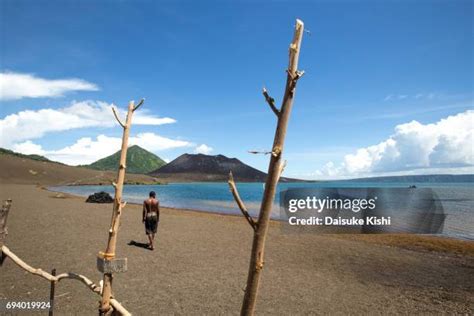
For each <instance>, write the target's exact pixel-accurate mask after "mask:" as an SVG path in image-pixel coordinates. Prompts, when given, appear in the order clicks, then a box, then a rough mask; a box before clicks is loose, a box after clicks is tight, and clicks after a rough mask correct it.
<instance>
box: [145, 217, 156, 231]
mask: <svg viewBox="0 0 474 316" xmlns="http://www.w3.org/2000/svg"><path fill="white" fill-rule="evenodd" d="M157 230H158V217H157V216H147V217H146V218H145V232H146V234H147V235H150V234H156V231H157Z"/></svg>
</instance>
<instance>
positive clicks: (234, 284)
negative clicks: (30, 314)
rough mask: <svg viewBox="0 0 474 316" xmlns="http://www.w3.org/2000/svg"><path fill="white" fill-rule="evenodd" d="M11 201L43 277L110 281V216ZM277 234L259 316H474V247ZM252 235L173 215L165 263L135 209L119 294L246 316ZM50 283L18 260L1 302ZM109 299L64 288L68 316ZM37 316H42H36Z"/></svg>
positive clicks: (239, 224) (31, 195)
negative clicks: (102, 266)
mask: <svg viewBox="0 0 474 316" xmlns="http://www.w3.org/2000/svg"><path fill="white" fill-rule="evenodd" d="M0 198H1V199H6V198H12V199H13V206H12V209H11V211H10V216H9V219H8V228H9V235H8V237H7V240H6V245H7V246H8V247H9V248H10V250H11V251H13V252H14V253H16V254H17V255H18V256H19V257H20V258H22V259H23V260H25V261H26V262H27V263H29V264H30V265H32V266H34V267H40V268H42V269H44V270H46V271H48V270H51V269H52V268H56V269H57V271H58V273H61V272H67V271H69V272H75V273H80V274H84V275H86V276H88V277H89V278H90V279H92V280H93V281H94V282H98V281H99V280H100V279H101V275H100V273H99V272H98V271H97V269H96V267H95V265H96V256H97V253H98V252H99V251H101V250H104V247H105V244H106V239H107V230H108V228H109V224H110V217H111V209H112V206H111V204H102V205H98V204H88V203H85V202H84V199H83V198H77V197H71V196H67V195H62V194H60V195H58V194H56V193H53V192H49V191H46V190H43V189H41V188H40V187H38V186H35V185H31V184H0ZM279 225H280V223H277V222H272V225H271V227H270V231H269V236H268V242H267V250H266V260H265V269H264V273H263V280H262V284H261V288H260V289H261V290H260V296H259V299H258V304H257V314H267V315H290V314H291V315H302V314H304V315H307V314H328V313H331V314H368V313H369V314H386V313H393V314H395V313H396V314H400V313H402V314H403V313H405V314H408V313H409V314H413V313H450V314H451V313H463V314H472V313H473V312H474V243H473V242H467V241H457V240H451V239H444V238H430V237H417V236H380V235H370V236H367V235H364V236H352V235H338V236H331V235H315V234H284V233H282V231H281V230H280V227H279ZM251 239H252V232H251V229H250V228H249V226H248V224H247V223H246V221H245V220H244V219H243V218H240V217H236V216H226V215H217V214H209V213H199V212H189V211H183V210H175V209H163V210H162V215H161V222H160V225H159V232H158V240H157V246H156V249H155V251H150V250H147V249H144V248H142V247H139V246H136V245H135V246H134V245H128V243H129V242H130V241H135V242H137V243H144V242H145V241H146V236H145V234H144V228H143V226H142V223H141V208H140V206H138V205H127V207H126V209H125V211H124V214H123V216H122V225H121V228H120V232H119V238H118V244H117V257H122V258H123V257H126V258H128V271H127V272H125V273H122V274H116V275H115V278H114V284H113V287H114V294H115V297H116V299H117V300H118V301H120V302H121V303H122V304H123V305H124V306H125V307H126V308H127V309H128V310H129V311H130V312H132V313H133V314H134V315H150V314H164V315H170V314H178V315H197V314H199V315H202V314H210V315H216V314H217V315H224V314H225V315H228V314H234V315H236V314H238V313H239V311H240V305H241V301H242V298H243V288H244V286H245V282H246V276H247V269H248V259H249V252H250V247H251ZM48 297H49V282H47V281H46V280H44V279H42V278H40V277H38V276H33V275H31V274H28V273H26V272H25V271H23V270H22V269H20V268H19V267H18V266H16V265H15V264H14V263H13V262H12V261H11V260H9V259H8V258H7V259H6V261H5V262H4V264H3V266H2V267H0V298H8V299H11V300H16V301H25V300H40V301H43V300H47V299H48ZM98 298H99V297H98V296H97V295H96V294H93V293H92V292H91V291H90V290H89V289H87V288H86V287H85V286H84V285H83V284H81V283H80V282H77V281H72V280H65V281H61V282H60V283H59V284H58V286H57V288H56V310H57V315H64V314H81V315H97V302H98ZM36 314H37V313H35V315H36ZM38 315H39V314H38Z"/></svg>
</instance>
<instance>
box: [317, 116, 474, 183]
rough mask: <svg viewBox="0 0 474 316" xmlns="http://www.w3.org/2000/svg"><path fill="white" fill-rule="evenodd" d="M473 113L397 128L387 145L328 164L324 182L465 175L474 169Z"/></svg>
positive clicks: (365, 149) (359, 150) (325, 168)
mask: <svg viewBox="0 0 474 316" xmlns="http://www.w3.org/2000/svg"><path fill="white" fill-rule="evenodd" d="M473 146H474V111H473V110H468V111H466V112H463V113H459V114H457V115H453V116H449V117H447V118H444V119H442V120H440V121H438V122H436V123H433V124H421V123H419V122H417V121H412V122H409V123H405V124H401V125H397V126H396V127H395V133H394V134H393V135H391V136H390V137H389V138H388V139H386V140H385V141H383V142H381V143H379V144H377V145H373V146H369V147H365V148H360V149H358V150H357V151H356V152H355V153H353V154H349V155H346V156H345V157H344V160H343V162H342V163H341V164H339V165H336V164H334V163H333V162H329V163H327V164H326V165H325V166H324V167H323V169H322V170H319V171H317V172H316V174H315V175H316V176H318V177H321V178H339V177H364V176H372V175H382V174H384V175H385V174H390V173H393V174H395V173H396V174H399V173H400V172H404V173H413V172H415V171H418V172H419V173H433V172H442V171H443V170H445V171H449V172H455V171H456V170H457V169H458V170H461V171H462V172H466V170H471V172H472V170H473V168H472V167H473V166H474V147H473Z"/></svg>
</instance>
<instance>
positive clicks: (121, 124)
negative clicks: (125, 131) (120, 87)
mask: <svg viewBox="0 0 474 316" xmlns="http://www.w3.org/2000/svg"><path fill="white" fill-rule="evenodd" d="M112 112H114V116H115V119H116V120H117V122H118V123H119V124H120V126H122V127H123V128H125V124H123V123H122V121H121V120H120V118H119V117H118V114H117V110H115V108H114V107H112Z"/></svg>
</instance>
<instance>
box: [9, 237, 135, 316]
mask: <svg viewBox="0 0 474 316" xmlns="http://www.w3.org/2000/svg"><path fill="white" fill-rule="evenodd" d="M1 249H2V253H3V254H4V255H5V256H7V257H9V258H10V259H11V260H12V261H13V262H14V263H15V264H16V265H18V266H19V267H20V268H22V269H23V270H25V271H27V272H29V273H31V274H34V275H37V276H40V277H42V278H44V279H46V280H48V281H50V282H59V281H61V280H63V279H73V280H78V281H81V282H82V283H84V284H85V285H86V286H87V287H88V288H89V289H90V290H91V291H92V292H94V293H96V294H98V295H101V288H100V286H98V285H96V284H95V283H94V282H92V281H91V280H90V279H89V278H87V277H85V276H83V275H81V274H76V273H72V272H67V273H61V274H59V275H57V276H54V275H51V274H49V273H48V272H45V271H43V270H42V269H40V268H33V267H32V266H30V265H29V264H27V263H26V262H24V261H23V260H21V259H20V258H19V257H18V256H17V255H15V254H14V253H13V252H12V251H11V250H10V249H8V247H7V246H5V245H4V246H2V248H1ZM110 305H112V307H113V308H114V310H116V311H117V312H120V314H122V315H126V316H128V315H132V314H130V312H129V311H127V310H126V309H125V308H124V307H123V306H122V304H120V303H119V302H118V301H117V300H115V299H113V298H111V299H110Z"/></svg>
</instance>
